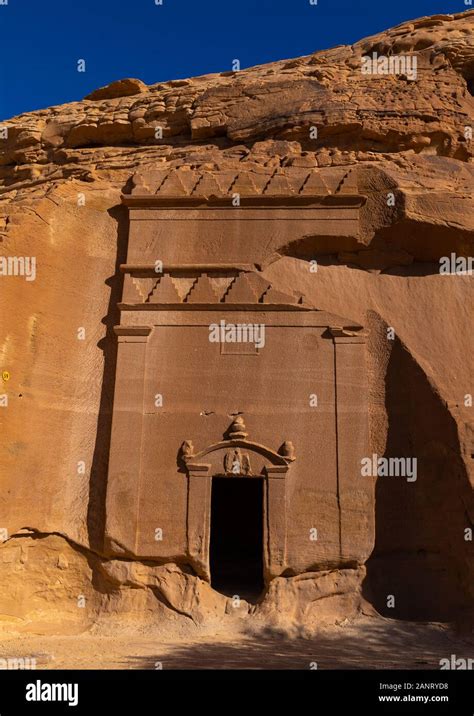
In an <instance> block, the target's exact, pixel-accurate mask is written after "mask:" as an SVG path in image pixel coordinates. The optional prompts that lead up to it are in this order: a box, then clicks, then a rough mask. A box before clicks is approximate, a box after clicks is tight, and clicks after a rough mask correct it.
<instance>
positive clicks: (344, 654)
mask: <svg viewBox="0 0 474 716" xmlns="http://www.w3.org/2000/svg"><path fill="white" fill-rule="evenodd" d="M451 654H455V655H456V657H458V658H459V657H464V658H473V657H474V636H472V635H471V636H469V635H459V634H456V633H454V632H453V631H452V630H450V629H449V628H448V627H446V626H444V625H440V624H417V623H412V622H396V621H391V620H387V619H362V620H359V621H358V622H356V623H353V624H348V625H346V626H338V627H331V628H326V629H324V630H322V631H321V632H320V633H318V634H317V635H316V636H314V637H312V638H310V639H308V638H305V639H302V638H296V639H290V638H288V637H284V636H282V635H275V634H271V633H259V634H253V635H250V634H248V635H246V634H242V633H234V634H228V633H227V634H226V633H217V634H214V635H210V634H209V633H207V634H205V635H202V636H196V637H193V638H192V639H191V640H189V639H186V640H179V641H176V640H174V641H173V642H172V641H171V640H169V639H167V640H166V641H165V640H163V639H160V637H159V635H156V634H154V635H153V636H150V635H140V636H137V635H136V634H130V633H128V634H127V633H121V634H120V635H117V636H98V635H92V634H87V633H86V634H80V635H74V636H39V635H38V636H31V635H27V634H22V635H21V636H18V635H16V636H13V635H2V636H0V657H3V658H12V657H16V658H19V657H23V658H25V657H29V658H35V659H36V668H38V669H72V668H75V669H156V668H163V669H311V668H315V666H314V662H316V663H317V668H318V669H359V668H369V669H371V668H374V669H439V668H440V664H439V661H440V659H442V658H449V657H450V655H451Z"/></svg>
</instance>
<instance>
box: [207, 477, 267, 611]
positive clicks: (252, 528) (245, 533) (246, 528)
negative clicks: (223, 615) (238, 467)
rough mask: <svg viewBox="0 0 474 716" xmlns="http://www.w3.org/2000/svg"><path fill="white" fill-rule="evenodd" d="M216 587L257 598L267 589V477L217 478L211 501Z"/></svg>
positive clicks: (215, 478)
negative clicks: (264, 562)
mask: <svg viewBox="0 0 474 716" xmlns="http://www.w3.org/2000/svg"><path fill="white" fill-rule="evenodd" d="M210 566H211V585H212V587H213V588H214V589H215V590H217V591H218V592H221V593H222V594H225V595H226V596H229V597H232V596H234V595H236V594H238V595H239V597H242V598H243V599H246V600H247V601H255V600H256V598H257V597H258V596H259V594H260V592H261V591H262V589H263V479H262V478H259V477H251V478H246V477H214V478H213V479H212V501H211V543H210Z"/></svg>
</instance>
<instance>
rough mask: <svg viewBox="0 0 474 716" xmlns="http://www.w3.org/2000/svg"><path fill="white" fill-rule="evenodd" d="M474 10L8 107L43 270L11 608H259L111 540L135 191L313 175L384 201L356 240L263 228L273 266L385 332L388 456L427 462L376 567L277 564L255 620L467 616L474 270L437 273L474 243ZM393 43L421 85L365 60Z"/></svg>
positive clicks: (381, 441)
mask: <svg viewBox="0 0 474 716" xmlns="http://www.w3.org/2000/svg"><path fill="white" fill-rule="evenodd" d="M473 25H474V12H472V11H469V12H466V13H461V14H458V15H443V16H433V17H430V18H421V19H419V20H415V21H411V22H407V23H404V24H402V25H400V26H398V27H396V28H393V29H391V30H388V31H386V32H383V33H380V34H379V35H376V36H374V37H371V38H367V39H364V40H361V41H360V42H358V43H356V44H355V45H353V46H350V47H349V46H341V47H336V48H334V49H331V50H327V51H321V52H316V53H315V54H313V55H309V56H307V57H302V58H298V59H295V60H284V61H281V62H276V63H272V64H270V65H262V66H259V67H255V68H250V69H247V70H242V71H240V72H236V73H221V74H219V75H206V76H203V77H197V78H191V79H185V80H174V81H170V82H166V83H160V84H157V85H151V86H149V87H147V86H145V85H143V83H141V82H140V81H139V80H134V79H126V80H122V81H119V82H115V83H112V84H111V85H109V86H108V87H106V88H101V89H99V90H97V91H95V92H93V93H92V94H90V95H89V96H88V97H87V98H86V99H84V100H82V101H79V102H74V103H70V104H67V105H63V106H57V107H52V108H49V109H47V110H41V111H36V112H31V113H28V114H24V115H21V116H19V117H16V118H13V119H11V120H6V121H5V122H3V123H2V127H7V128H8V138H7V139H6V140H0V142H1V145H0V239H1V244H2V246H1V248H2V255H5V256H12V255H16V256H35V257H36V265H37V276H36V280H35V281H31V282H29V281H26V280H25V278H24V277H21V276H15V277H2V278H1V281H2V292H1V299H0V300H1V305H2V321H1V333H0V356H1V361H0V369H1V370H3V371H8V372H9V373H10V377H9V380H8V381H4V384H3V385H4V387H3V392H4V393H6V394H7V395H8V408H7V409H4V408H2V418H3V427H2V437H3V440H2V445H3V457H2V463H3V483H4V484H3V489H2V491H1V493H0V516H1V518H0V527H4V528H5V529H6V530H7V535H8V539H7V541H6V542H5V543H4V544H3V545H2V546H1V547H0V560H1V562H2V570H3V573H2V582H3V583H4V584H5V585H6V587H5V589H4V590H2V597H1V599H0V615H1V618H2V620H4V623H5V624H7V626H9V627H10V626H15V627H17V628H22V625H25V624H30V623H31V624H33V625H34V624H36V625H37V626H38V625H39V626H38V628H41V625H46V624H50V625H51V624H53V625H54V624H56V625H58V628H59V622H61V624H63V625H64V624H68V625H69V626H67V628H70V629H72V630H80V629H86V628H90V627H91V626H92V625H94V624H97V623H98V622H101V621H102V620H103V619H105V618H110V619H111V620H113V618H114V615H115V617H116V618H123V617H124V616H126V615H128V616H129V618H130V620H131V621H133V622H134V623H135V622H136V623H137V624H138V623H141V624H142V625H145V626H146V625H147V624H150V623H160V624H161V625H162V628H163V629H164V628H165V626H164V625H165V624H167V625H168V626H169V628H170V629H171V630H173V629H181V630H186V629H187V628H189V625H190V624H191V625H193V628H194V626H196V625H200V624H201V625H202V624H210V623H212V622H213V621H214V620H221V619H225V618H237V619H238V618H240V617H239V616H236V614H239V615H240V614H242V610H241V611H240V612H238V611H237V610H235V609H233V607H232V606H229V604H230V602H229V599H228V598H225V597H223V596H222V595H219V594H217V593H216V592H214V591H213V590H212V589H211V588H210V587H209V585H208V584H207V583H205V582H204V581H203V580H201V579H199V578H198V577H197V576H195V575H194V574H193V573H192V570H190V569H189V567H188V566H187V565H186V564H185V555H182V554H169V555H167V558H166V559H160V560H159V563H153V562H149V561H143V560H135V561H133V560H130V559H129V558H127V559H125V558H124V559H123V560H121V559H116V560H115V559H110V556H109V557H108V558H106V556H105V554H104V551H103V531H104V524H105V517H106V516H105V493H106V487H107V485H106V475H107V465H108V448H109V441H110V432H111V420H110V418H111V412H112V401H113V390H114V375H115V361H116V342H115V341H116V338H115V336H114V334H113V326H114V325H116V324H117V323H118V322H119V319H118V312H117V309H116V305H117V302H118V301H119V300H120V295H121V288H122V276H121V274H120V271H119V264H121V263H124V262H125V257H126V247H127V233H128V222H127V215H126V210H125V207H123V206H122V205H121V199H120V197H121V193H122V192H125V193H128V192H130V190H132V189H133V187H132V180H131V177H132V175H137V173H138V174H140V173H142V172H143V173H144V174H145V175H148V176H149V173H150V172H155V173H156V185H155V186H154V187H153V189H152V191H153V192H155V193H159V191H160V187H161V188H162V189H163V190H164V189H165V188H166V190H167V195H175V196H177V195H179V192H181V193H183V192H184V194H186V195H189V196H193V192H194V193H196V192H197V193H199V192H201V194H202V193H203V191H204V189H203V184H201V186H200V189H198V188H197V187H198V182H197V180H196V183H194V184H193V181H192V177H193V176H194V175H196V176H199V177H201V179H200V180H199V181H200V182H201V181H204V179H202V177H204V178H205V181H206V182H207V183H208V188H207V189H206V191H207V195H206V194H204V195H206V196H208V197H209V196H214V195H215V194H216V193H220V194H223V195H228V196H229V197H231V196H232V193H233V192H235V190H236V189H239V191H242V192H243V193H244V194H245V190H246V187H247V189H248V187H251V188H252V192H254V193H257V194H259V195H263V196H271V195H278V193H279V192H280V193H283V194H284V195H285V196H304V192H305V188H304V187H305V186H306V189H308V187H309V186H310V185H309V184H308V182H310V181H315V182H317V183H318V193H319V192H320V191H321V188H322V187H325V188H326V189H327V192H328V194H331V195H338V194H341V193H342V194H344V193H346V194H351V192H352V193H353V192H355V191H357V192H358V193H359V194H360V195H362V196H364V197H365V203H364V205H363V206H362V207H361V209H360V226H359V232H358V234H357V235H347V236H344V237H341V236H333V235H328V236H323V235H321V234H314V235H313V234H311V233H307V234H305V235H304V236H303V237H300V238H299V239H298V240H296V241H294V240H289V241H288V243H286V244H285V243H284V242H283V243H281V244H280V245H279V246H277V247H276V248H275V246H270V245H268V246H267V245H263V246H262V254H263V260H262V261H261V266H260V271H261V276H262V278H263V279H264V280H265V281H267V283H268V282H271V283H272V284H273V285H275V286H276V288H277V289H278V290H279V291H283V292H286V293H293V294H294V293H295V292H296V293H300V294H301V295H302V294H304V295H305V296H306V299H307V300H308V301H309V302H310V303H311V304H312V305H314V306H317V307H318V308H319V309H321V310H324V311H328V312H331V313H334V314H337V315H343V316H349V317H350V318H352V319H354V321H356V322H358V323H360V324H361V325H364V326H365V327H367V328H368V329H369V339H368V340H369V344H368V371H369V418H370V448H371V452H372V451H373V452H376V453H378V454H380V455H382V454H384V453H385V452H386V451H387V454H402V455H403V454H411V453H410V451H415V453H416V454H417V455H420V456H424V457H425V458H426V461H427V462H426V464H428V465H429V467H428V468H427V470H426V472H425V474H424V475H423V479H420V480H419V481H418V485H417V490H416V491H412V492H407V491H406V490H405V489H404V487H403V486H402V485H401V484H400V483H396V482H393V483H388V482H382V481H380V480H379V482H378V484H377V486H376V487H375V490H376V500H375V545H374V552H373V555H372V557H371V558H370V559H369V560H368V563H367V564H365V559H363V560H361V561H360V563H354V564H334V565H332V567H331V568H328V565H327V563H326V562H324V564H323V563H320V564H318V563H315V564H313V565H311V570H310V571H305V570H304V571H303V573H301V574H297V573H294V574H285V575H283V576H280V577H277V578H276V579H275V580H273V581H272V582H271V584H270V587H269V589H268V592H267V595H266V597H265V599H264V601H263V602H262V604H260V605H258V606H255V605H253V606H248V611H247V612H246V613H247V615H249V614H250V616H252V617H254V618H255V619H256V620H257V621H258V620H261V621H262V623H272V624H279V625H281V624H283V623H286V624H287V625H288V624H291V625H295V624H298V623H300V624H302V623H303V624H307V625H308V626H309V627H313V626H315V625H317V624H318V623H321V622H322V621H324V620H327V619H329V620H330V619H333V620H334V619H339V618H341V619H342V618H344V617H345V616H347V617H349V618H350V617H352V616H353V615H354V614H356V613H357V611H358V610H360V609H361V605H362V604H363V603H364V599H368V600H369V601H370V602H371V603H372V604H374V605H375V606H376V607H377V609H379V610H381V611H382V612H383V613H385V614H386V615H387V616H400V617H403V618H420V619H444V620H458V621H461V622H463V623H467V624H469V622H470V620H471V619H472V605H473V599H474V593H473V586H472V585H473V583H474V579H473V577H474V560H473V555H472V542H469V541H466V539H465V531H466V529H469V528H472V525H473V521H474V500H473V492H472V487H473V484H474V462H473V459H472V455H473V454H474V418H473V413H472V411H473V408H472V407H471V406H472V402H471V404H469V400H468V399H466V396H468V395H472V393H473V390H474V389H473V378H474V370H473V361H472V356H473V349H474V339H473V332H472V309H473V306H474V296H473V287H472V286H473V283H472V282H473V278H472V275H465V276H443V275H440V274H439V263H438V262H439V259H440V258H441V257H443V256H449V255H450V254H451V253H455V254H456V255H459V256H466V257H468V256H472V255H473V253H474V251H473V244H474V239H473V219H474V213H473V210H472V186H473V164H472V156H473V146H474V144H473V142H472V140H471V139H470V137H472V115H473V110H474V100H473V98H472V87H473V77H474V44H473ZM373 52H376V53H378V54H386V55H389V54H392V55H393V54H395V55H396V54H401V53H413V54H414V55H416V57H417V60H418V77H417V79H416V81H412V80H410V79H408V78H407V77H404V76H393V75H392V76H366V75H363V74H362V73H361V71H360V67H361V57H362V56H363V55H366V54H371V53H373ZM311 128H316V129H317V138H312V136H311ZM469 128H471V133H470V132H469ZM311 177H313V178H311ZM165 181H167V182H168V186H167V187H165V184H164V182H165ZM212 186H213V187H214V188H212ZM216 187H217V188H216ZM148 189H149V190H150V188H149V187H148ZM391 196H393V200H392V199H391V198H390V197H391ZM312 260H317V261H318V264H319V266H318V272H317V273H311V272H310V270H309V265H310V263H309V262H311V261H312ZM390 328H393V329H394V332H395V339H394V340H393V341H388V340H387V330H388V329H390ZM81 329H84V333H83V334H82V333H80V332H81ZM79 335H83V336H84V340H78V336H79ZM79 463H80V464H81V465H83V469H82V468H79V467H78V465H79ZM328 519H329V518H328ZM21 530H27V531H32V534H29V535H28V534H19V533H20V531H21ZM305 569H306V568H305ZM296 571H298V570H296ZM364 575H366V576H364ZM426 585H429V588H427V586H426ZM397 590H398V591H397ZM394 591H396V592H397V594H398V598H397V601H396V607H395V608H394V609H393V610H388V609H387V608H386V596H387V594H392V593H394ZM80 596H83V597H84V598H85V603H86V604H87V608H84V607H82V608H81V607H80V606H78V599H79V597H80ZM245 609H247V607H243V610H244V611H245ZM44 628H46V626H45V627H44ZM65 628H66V627H65ZM166 628H168V627H166Z"/></svg>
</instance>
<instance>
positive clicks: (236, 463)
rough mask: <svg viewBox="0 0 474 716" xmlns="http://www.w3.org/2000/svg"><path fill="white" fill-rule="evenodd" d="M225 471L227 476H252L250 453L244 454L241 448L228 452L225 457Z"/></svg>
mask: <svg viewBox="0 0 474 716" xmlns="http://www.w3.org/2000/svg"><path fill="white" fill-rule="evenodd" d="M224 470H225V472H226V475H251V474H252V470H251V467H250V458H249V456H248V453H242V452H241V451H240V449H239V448H236V449H235V450H230V451H229V452H227V453H226V455H225V457H224Z"/></svg>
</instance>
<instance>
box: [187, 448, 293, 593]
mask: <svg viewBox="0 0 474 716" xmlns="http://www.w3.org/2000/svg"><path fill="white" fill-rule="evenodd" d="M241 448H243V449H245V450H247V451H248V453H254V454H257V455H259V456H261V457H263V458H264V460H265V464H264V466H263V468H262V470H261V472H260V473H259V474H258V475H241V474H239V475H235V474H232V473H230V474H226V475H224V477H225V478H226V479H229V480H252V479H255V478H263V485H264V488H263V489H264V494H263V566H264V580H265V583H266V584H267V583H268V582H269V581H270V580H271V579H273V577H277V576H279V575H280V574H282V572H284V571H285V569H286V566H287V564H286V542H287V480H288V472H289V469H290V466H291V463H292V462H293V460H294V459H295V458H294V455H293V446H292V443H290V442H286V443H284V445H283V446H282V452H283V453H284V454H280V453H277V452H275V451H273V450H271V449H270V448H267V447H266V446H264V445H260V444H259V443H254V442H251V441H249V440H246V439H245V438H232V437H231V438H230V439H228V440H223V441H220V442H218V443H214V444H212V445H209V446H208V447H206V448H205V449H204V450H201V451H200V452H199V453H197V454H193V448H192V443H191V442H190V441H186V442H185V443H183V446H182V448H181V451H182V460H183V464H184V466H185V471H186V474H187V479H188V490H187V515H186V536H187V553H188V558H189V561H190V564H191V565H192V566H193V568H194V570H195V571H196V573H197V574H198V575H199V576H200V577H201V578H202V579H204V580H205V581H207V582H210V581H211V573H210V563H209V552H210V529H211V491H212V478H213V477H214V476H215V475H216V474H219V475H221V476H222V472H220V473H218V472H216V471H215V470H214V469H213V466H212V464H211V463H208V462H205V461H204V458H205V457H206V456H208V455H210V454H211V453H214V452H220V453H222V457H224V456H225V455H226V454H227V452H228V451H229V450H231V449H233V450H236V449H241ZM285 453H286V454H285Z"/></svg>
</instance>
